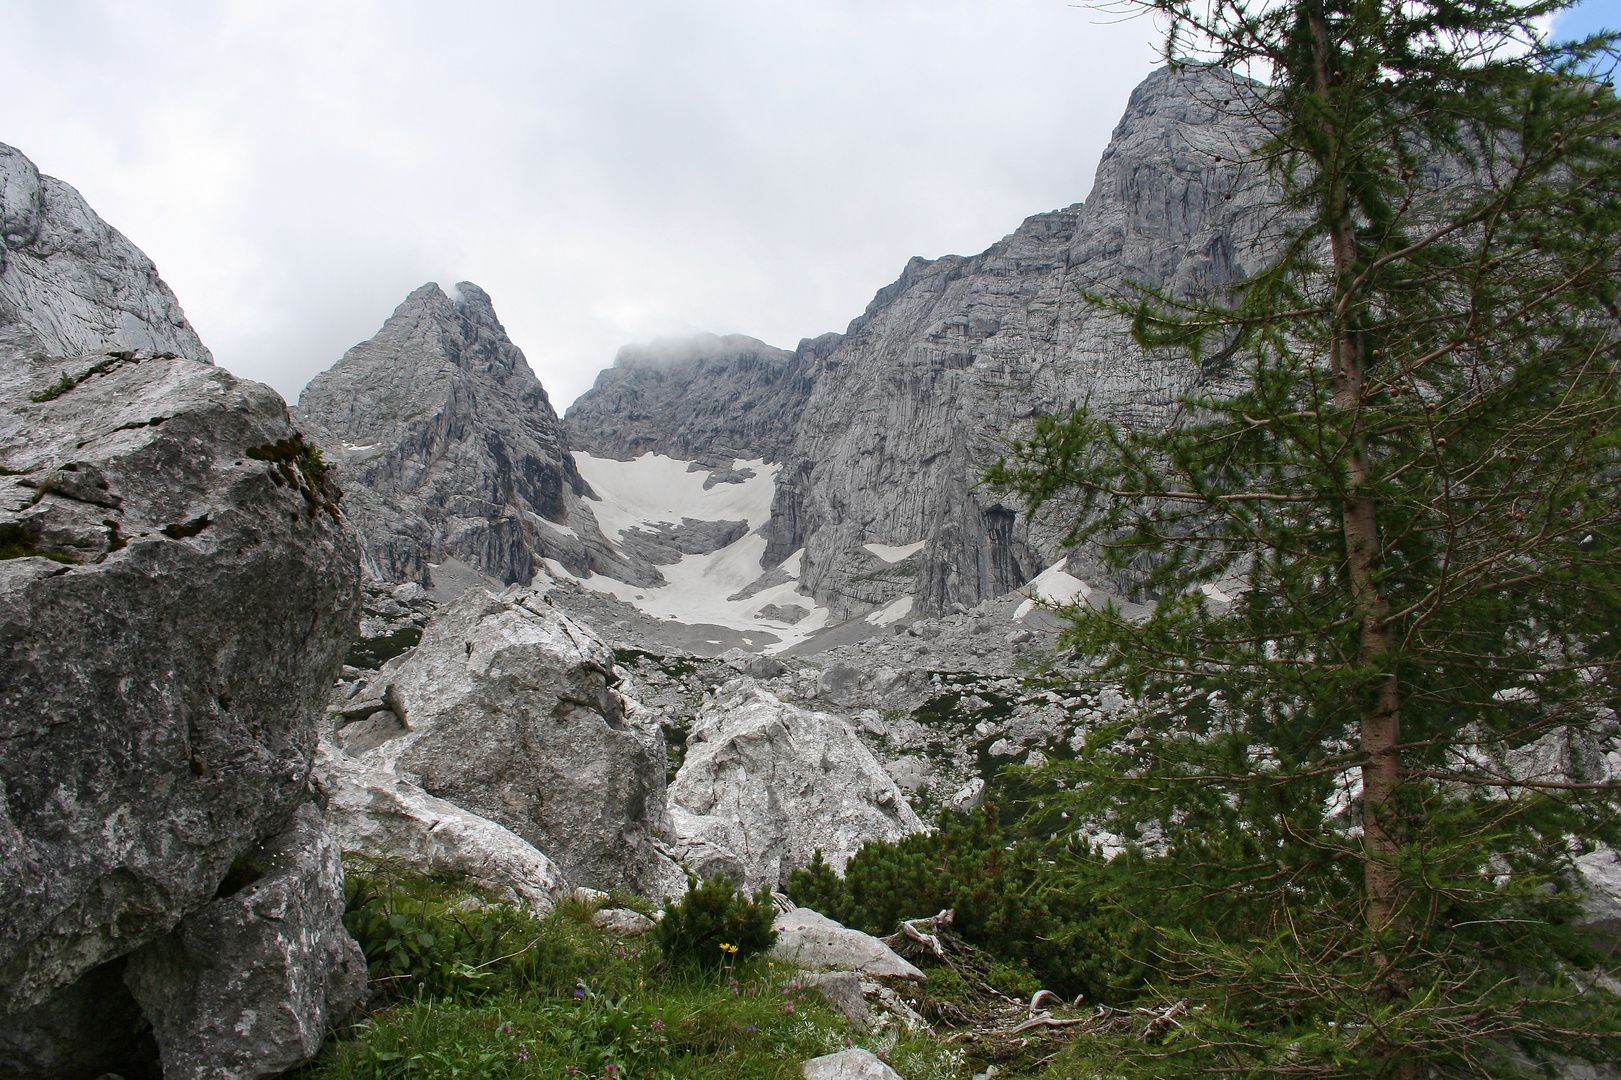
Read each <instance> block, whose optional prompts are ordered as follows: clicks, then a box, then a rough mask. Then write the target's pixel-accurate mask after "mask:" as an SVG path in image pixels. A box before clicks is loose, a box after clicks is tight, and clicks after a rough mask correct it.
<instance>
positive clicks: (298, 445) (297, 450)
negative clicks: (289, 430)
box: [247, 431, 343, 522]
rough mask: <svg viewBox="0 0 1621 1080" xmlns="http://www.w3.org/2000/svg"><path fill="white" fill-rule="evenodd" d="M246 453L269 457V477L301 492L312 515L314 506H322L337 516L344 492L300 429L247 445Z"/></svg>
mask: <svg viewBox="0 0 1621 1080" xmlns="http://www.w3.org/2000/svg"><path fill="white" fill-rule="evenodd" d="M247 455H248V457H250V458H252V459H253V460H255V461H268V462H269V463H270V464H271V465H272V466H273V467H274V471H273V472H271V474H270V478H271V479H272V480H274V481H275V482H276V484H277V485H278V486H279V485H282V484H286V485H288V486H290V487H292V488H293V489H294V490H295V491H297V492H298V493H299V494H300V495H303V496H304V500H305V502H307V503H309V507H310V516H311V517H312V518H313V517H314V516H315V512H316V511H317V510H325V511H326V512H327V514H328V515H330V516H331V518H332V520H333V521H334V522H336V521H338V520H339V517H340V515H339V513H338V501H339V500H340V499H342V498H343V492H341V491H339V490H338V488H337V485H335V484H333V483H331V481H330V477H329V473H330V467H329V466H328V465H327V463H326V459H325V458H323V457H322V456H321V451H320V449H319V448H317V447H316V446H315V445H314V444H312V443H306V442H305V441H304V436H303V434H302V433H300V432H297V431H295V432H293V436H292V438H290V439H277V440H276V441H275V442H273V443H265V444H264V445H263V446H250V447H249V448H248V450H247Z"/></svg>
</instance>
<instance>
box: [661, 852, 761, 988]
mask: <svg viewBox="0 0 1621 1080" xmlns="http://www.w3.org/2000/svg"><path fill="white" fill-rule="evenodd" d="M775 914H776V913H775V911H774V910H773V909H772V907H771V894H770V893H769V891H767V890H765V889H761V890H760V891H759V892H758V893H757V894H755V896H754V898H753V899H752V900H751V899H750V898H749V897H748V896H747V895H746V894H744V893H741V892H739V891H738V890H737V887H736V886H735V885H733V884H732V879H731V878H729V877H727V876H726V875H725V874H717V875H716V876H715V877H713V878H711V879H710V880H708V881H706V882H704V883H703V884H701V885H699V884H697V883H696V881H695V880H689V882H688V884H687V894H686V895H685V896H683V897H682V898H681V899H680V900H678V901H677V902H675V903H673V904H671V905H670V907H669V908H668V909H667V910H666V911H665V913H664V919H663V921H661V922H660V923H659V925H658V930H657V932H656V934H655V937H656V939H657V941H658V944H659V948H660V949H661V950H663V953H664V957H665V959H666V960H668V961H669V962H670V963H671V964H672V965H673V966H678V967H696V968H716V967H720V966H721V965H722V964H727V963H734V962H736V961H737V960H742V959H747V958H748V957H750V956H752V955H754V954H755V953H761V952H764V951H765V950H767V949H769V948H771V946H772V945H774V944H776V941H777V932H776V930H774V929H773V928H772V926H771V922H772V919H773V918H774V916H775Z"/></svg>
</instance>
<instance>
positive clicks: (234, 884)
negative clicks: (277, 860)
mask: <svg viewBox="0 0 1621 1080" xmlns="http://www.w3.org/2000/svg"><path fill="white" fill-rule="evenodd" d="M269 870H270V866H269V864H267V863H266V862H265V861H264V860H263V859H261V858H260V857H259V851H258V849H257V848H253V849H250V850H248V851H244V852H243V853H242V854H240V855H238V856H237V857H236V858H235V859H233V860H231V868H230V869H229V870H227V871H226V872H225V878H224V879H223V880H222V881H221V882H220V883H219V888H217V889H215V890H214V899H216V900H222V899H224V898H225V897H227V896H234V895H236V894H237V893H239V892H241V891H242V890H243V889H245V888H247V887H248V886H249V885H252V884H253V883H254V882H255V881H258V880H259V879H260V878H262V877H264V876H265V874H267V873H268V872H269Z"/></svg>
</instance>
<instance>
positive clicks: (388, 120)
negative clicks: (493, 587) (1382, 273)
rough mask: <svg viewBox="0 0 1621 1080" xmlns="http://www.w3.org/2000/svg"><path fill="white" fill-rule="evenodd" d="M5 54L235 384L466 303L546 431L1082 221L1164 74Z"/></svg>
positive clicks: (235, 46) (807, 61)
mask: <svg viewBox="0 0 1621 1080" xmlns="http://www.w3.org/2000/svg"><path fill="white" fill-rule="evenodd" d="M1618 6H1621V0H1588V4H1587V6H1586V10H1585V11H1584V12H1583V13H1582V14H1581V15H1580V16H1578V17H1576V18H1573V19H1571V20H1570V21H1569V23H1568V24H1567V25H1568V26H1569V27H1570V28H1571V29H1572V30H1575V29H1577V28H1578V24H1580V23H1585V22H1589V21H1598V19H1599V18H1600V17H1601V16H1614V15H1615V14H1617V10H1616V9H1617V7H1618ZM1604 21H1607V22H1621V18H1614V17H1609V18H1605V19H1604ZM1564 28H1565V27H1563V26H1562V27H1561V28H1560V29H1564ZM0 41H3V42H4V49H5V56H6V60H5V78H6V91H5V93H4V95H3V96H0V142H7V143H10V144H12V145H14V146H16V147H17V148H19V149H21V150H22V151H23V152H24V153H26V154H27V155H28V156H29V157H31V158H32V159H33V160H34V162H35V163H36V164H37V165H38V166H39V167H40V169H41V170H42V171H44V172H46V173H49V174H51V175H54V176H57V177H60V178H62V179H63V180H66V181H67V182H69V183H71V184H73V185H74V186H75V187H77V188H78V189H79V190H80V191H81V192H83V193H84V195H85V197H86V198H87V199H88V200H89V202H90V204H91V205H92V206H93V207H95V208H96V210H97V211H98V212H100V214H101V215H102V216H103V217H104V218H106V219H107V220H108V221H110V222H111V223H112V224H113V225H114V226H116V227H117V228H119V229H120V230H122V231H123V232H124V233H125V234H126V235H128V236H129V237H130V239H132V240H133V241H134V242H135V243H136V244H138V245H139V246H140V247H141V248H142V249H144V250H145V251H146V253H147V254H148V255H150V256H151V257H152V258H153V260H154V261H155V262H156V263H157V265H158V269H159V270H160V272H161V273H162V274H163V276H164V278H165V279H166V280H167V281H168V282H169V284H170V286H171V287H172V288H173V289H174V291H175V292H176V294H178V296H179V297H180V302H181V304H182V305H183V306H184V307H185V309H186V313H187V314H188V315H189V316H190V318H191V320H192V323H193V324H194V325H195V326H196V328H197V330H198V332H199V333H200V334H201V335H202V338H203V340H204V342H206V343H207V344H208V345H209V347H210V348H212V349H213V350H214V355H215V357H216V358H217V359H218V360H219V362H220V363H221V364H223V365H224V366H226V367H227V368H229V369H231V370H232V371H234V372H235V373H237V374H239V375H244V376H247V377H250V378H255V379H262V380H264V381H265V382H268V383H270V384H271V385H272V386H274V387H275V388H276V389H277V390H279V391H281V393H282V394H284V395H285V396H287V397H288V399H289V400H291V399H294V398H296V397H297V394H298V391H299V390H300V389H301V388H302V387H303V385H304V383H305V382H306V381H308V379H309V378H310V376H312V375H314V374H315V373H316V372H317V371H320V370H322V369H323V368H326V367H328V366H329V365H331V364H332V363H333V362H334V361H336V360H337V359H338V357H339V356H341V355H342V354H343V351H344V350H345V349H347V348H348V347H349V346H351V345H353V344H355V343H356V342H358V341H361V340H364V339H365V338H367V337H369V336H371V335H372V334H373V333H375V332H376V330H377V328H378V326H380V325H381V324H382V322H383V320H384V319H385V318H387V316H388V314H389V312H390V311H392V310H393V308H394V305H395V304H397V303H398V302H399V301H400V300H401V299H403V298H404V296H405V294H406V293H407V292H409V291H410V290H411V289H412V288H414V287H416V286H417V285H420V284H421V283H422V282H424V281H430V280H431V281H438V282H440V283H442V284H449V283H451V282H455V281H458V280H470V281H474V282H476V283H478V284H479V285H481V286H483V287H484V288H485V289H486V290H487V291H488V292H489V293H490V295H491V296H492V297H493V299H494V301H495V305H496V310H497V311H498V312H499V314H500V315H501V318H502V321H503V322H504V323H505V324H506V327H507V330H508V332H509V333H510V334H511V335H512V338H513V340H514V341H516V342H517V343H518V345H519V346H520V347H521V348H523V350H524V352H525V353H526V354H527V356H528V358H529V362H530V364H531V365H532V366H533V367H534V369H535V371H536V373H537V374H538V375H539V376H540V378H541V381H542V382H543V383H544V384H545V385H546V388H547V389H548V391H549V392H550V393H551V396H552V401H553V403H554V405H556V406H557V407H558V411H559V412H561V411H562V410H563V408H564V407H565V406H566V405H567V403H568V402H570V401H572V400H573V399H574V398H575V397H576V396H577V395H578V394H580V393H581V392H582V391H584V390H585V389H586V388H587V387H589V386H590V384H591V381H592V379H593V378H594V377H595V375H596V372H597V370H598V369H600V368H602V367H604V366H606V365H607V364H609V363H611V362H612V360H613V356H614V353H615V352H616V350H617V349H618V347H619V346H620V345H622V344H625V343H627V342H640V341H647V340H649V339H652V338H655V337H659V336H667V335H678V334H686V333H691V332H693V331H697V330H712V331H715V332H718V333H747V334H753V335H755V336H756V337H759V338H762V339H764V340H766V341H768V342H771V343H772V344H776V345H781V346H785V347H792V346H793V344H794V343H795V342H796V341H798V339H799V338H801V337H804V336H808V335H814V334H819V333H822V332H824V331H827V330H842V329H844V326H845V324H846V323H847V322H848V321H849V320H850V319H851V318H853V317H854V316H856V315H858V314H859V313H860V312H861V310H862V308H863V307H865V306H866V303H867V301H868V300H869V299H871V297H872V294H873V293H874V292H875V291H876V290H877V289H878V288H880V287H881V286H883V285H885V284H887V283H888V282H889V281H891V280H893V279H894V278H895V277H896V275H897V274H898V273H899V272H900V269H901V267H902V266H903V265H904V264H905V262H906V260H907V259H908V258H909V257H910V256H912V255H925V256H929V257H934V256H938V255H943V254H948V253H959V254H963V253H971V252H976V251H979V250H982V249H983V248H985V247H986V246H988V245H989V244H991V243H993V242H994V241H996V240H997V239H998V238H1000V237H1001V236H1003V235H1004V234H1006V233H1007V232H1009V231H1011V230H1012V229H1013V228H1014V227H1015V226H1016V225H1017V224H1018V223H1019V221H1020V220H1021V219H1022V218H1024V217H1025V216H1027V215H1029V214H1032V213H1038V212H1040V211H1044V210H1049V209H1052V208H1054V207H1058V206H1064V205H1067V204H1069V203H1073V202H1078V201H1080V200H1081V199H1083V198H1084V197H1085V196H1086V195H1087V193H1088V191H1089V189H1090V187H1091V182H1092V172H1093V170H1094V168H1095V167H1096V164H1097V158H1098V155H1099V154H1100V153H1101V152H1102V149H1103V147H1104V145H1105V143H1106V142H1107V140H1108V135H1109V131H1110V129H1111V128H1112V127H1113V126H1114V123H1115V121H1116V120H1117V119H1118V118H1119V115H1120V112H1121V110H1122V109H1123V108H1124V106H1125V102H1126V98H1127V96H1128V95H1129V94H1130V92H1131V89H1132V87H1133V86H1135V85H1136V83H1137V82H1138V81H1140V80H1141V79H1142V78H1143V77H1144V76H1145V75H1147V74H1148V72H1149V71H1150V70H1151V69H1152V67H1153V66H1154V63H1155V51H1154V41H1155V32H1154V27H1153V24H1152V23H1151V22H1149V21H1147V20H1143V19H1135V20H1130V21H1126V22H1116V23H1112V24H1111V22H1110V21H1109V20H1108V19H1107V18H1106V17H1104V16H1101V15H1099V14H1097V13H1095V12H1093V11H1089V10H1085V9H1082V8H1078V7H1076V6H1074V5H1073V4H1072V3H1071V2H1070V0H859V2H857V0H669V2H659V0H588V2H585V3H581V2H578V0H575V2H572V3H551V2H516V0H513V2H496V0H488V2H478V0H464V2H462V3H454V4H453V3H443V2H439V3H427V2H417V0H377V2H364V0H319V2H308V3H306V2H293V0H258V2H248V0H241V2H229V0H214V2H193V3H188V2H182V0H102V2H94V0H32V2H28V0H0Z"/></svg>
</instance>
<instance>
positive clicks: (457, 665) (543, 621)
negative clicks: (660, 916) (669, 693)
mask: <svg viewBox="0 0 1621 1080" xmlns="http://www.w3.org/2000/svg"><path fill="white" fill-rule="evenodd" d="M619 683H620V675H619V672H618V670H617V669H616V668H615V667H614V659H613V653H612V652H611V651H610V650H609V648H608V647H607V646H606V645H605V644H603V642H602V641H601V639H599V638H598V637H597V636H596V635H595V634H593V633H591V631H589V630H587V629H586V628H585V627H583V626H581V625H580V624H579V623H576V622H575V621H574V620H572V619H570V618H569V617H568V616H566V615H564V614H563V613H562V612H560V611H558V610H557V609H556V608H554V607H553V606H552V605H551V603H550V602H549V601H548V600H547V599H546V598H545V597H544V596H542V595H541V594H539V593H537V592H535V591H533V590H531V589H525V588H522V587H519V586H513V587H511V588H509V589H507V590H506V591H505V592H503V593H501V594H500V595H496V594H495V593H492V592H490V591H489V590H487V589H484V588H473V589H470V590H468V591H467V592H466V593H464V594H463V595H462V596H461V597H460V599H458V600H456V601H455V602H453V603H451V604H448V605H446V606H445V607H443V608H441V609H440V610H439V611H438V613H436V614H435V616H434V617H433V619H432V620H431V621H430V622H429V624H428V626H427V629H426V630H425V631H424V632H423V635H422V642H421V644H420V645H418V646H417V648H416V649H415V650H414V651H413V652H411V653H409V654H407V655H404V656H401V657H399V658H397V659H395V660H391V661H389V663H387V664H385V665H384V666H383V667H382V668H381V669H380V670H379V671H378V672H377V673H376V674H375V675H373V676H372V677H371V678H370V679H368V680H367V681H365V682H362V683H358V684H356V686H355V688H354V690H353V693H352V696H351V698H350V699H349V701H348V702H347V703H343V704H345V708H344V713H343V716H344V719H346V720H348V721H349V722H348V723H346V724H345V725H344V726H343V727H341V728H340V729H339V730H338V738H339V739H340V741H341V740H345V739H347V738H348V736H347V734H346V733H347V730H348V728H349V727H350V726H352V725H354V724H361V723H364V724H367V725H369V727H368V730H367V732H366V737H365V738H364V739H363V740H361V741H356V742H351V743H350V744H349V745H350V746H351V749H350V751H349V752H350V753H351V754H355V753H356V751H358V754H357V756H358V758H359V760H360V761H362V762H363V763H365V764H367V765H369V766H371V767H373V768H377V769H381V770H384V771H386V772H390V773H393V774H394V775H395V776H397V777H399V778H400V779H402V780H405V781H406V782H408V783H411V784H414V785H416V786H418V787H420V788H421V789H422V790H424V791H426V792H427V793H428V794H430V795H432V796H434V797H436V798H439V799H444V800H446V801H448V802H450V803H453V804H455V805H456V806H459V807H461V808H463V809H465V810H469V811H472V812H473V813H475V814H478V815H479V816H481V817H485V818H488V819H489V820H491V821H493V822H495V823H497V824H498V825H501V826H503V827H504V828H507V829H510V830H511V831H512V832H514V833H516V834H518V836H520V837H522V838H523V839H524V841H525V842H527V843H529V844H531V845H533V846H534V847H535V848H537V849H539V850H540V851H542V852H545V854H546V855H547V856H549V857H550V858H551V859H552V860H553V861H555V862H556V863H557V865H558V866H560V867H561V868H562V871H563V873H564V875H565V876H567V878H568V879H569V881H570V882H573V883H575V884H580V885H589V886H592V887H594V888H601V889H606V888H614V887H619V888H627V889H632V890H637V891H642V892H649V891H652V890H653V889H654V888H655V887H656V885H657V884H658V883H659V882H660V881H662V880H664V879H666V878H667V877H668V873H667V872H666V868H667V865H668V862H667V860H665V859H664V857H663V856H662V855H661V854H660V853H659V852H658V850H657V848H656V847H655V844H654V835H655V834H657V833H662V832H664V831H665V830H666V829H667V821H666V814H665V810H664V770H665V750H664V737H663V735H662V733H661V732H660V731H659V729H658V726H657V724H656V722H654V720H653V718H651V717H649V716H643V714H642V711H641V709H640V706H638V705H636V704H635V703H634V702H632V701H628V700H627V699H626V698H625V697H624V696H622V695H621V694H620V693H619V691H618V690H617V689H616V687H617V686H618V685H619ZM362 747H364V749H362Z"/></svg>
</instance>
